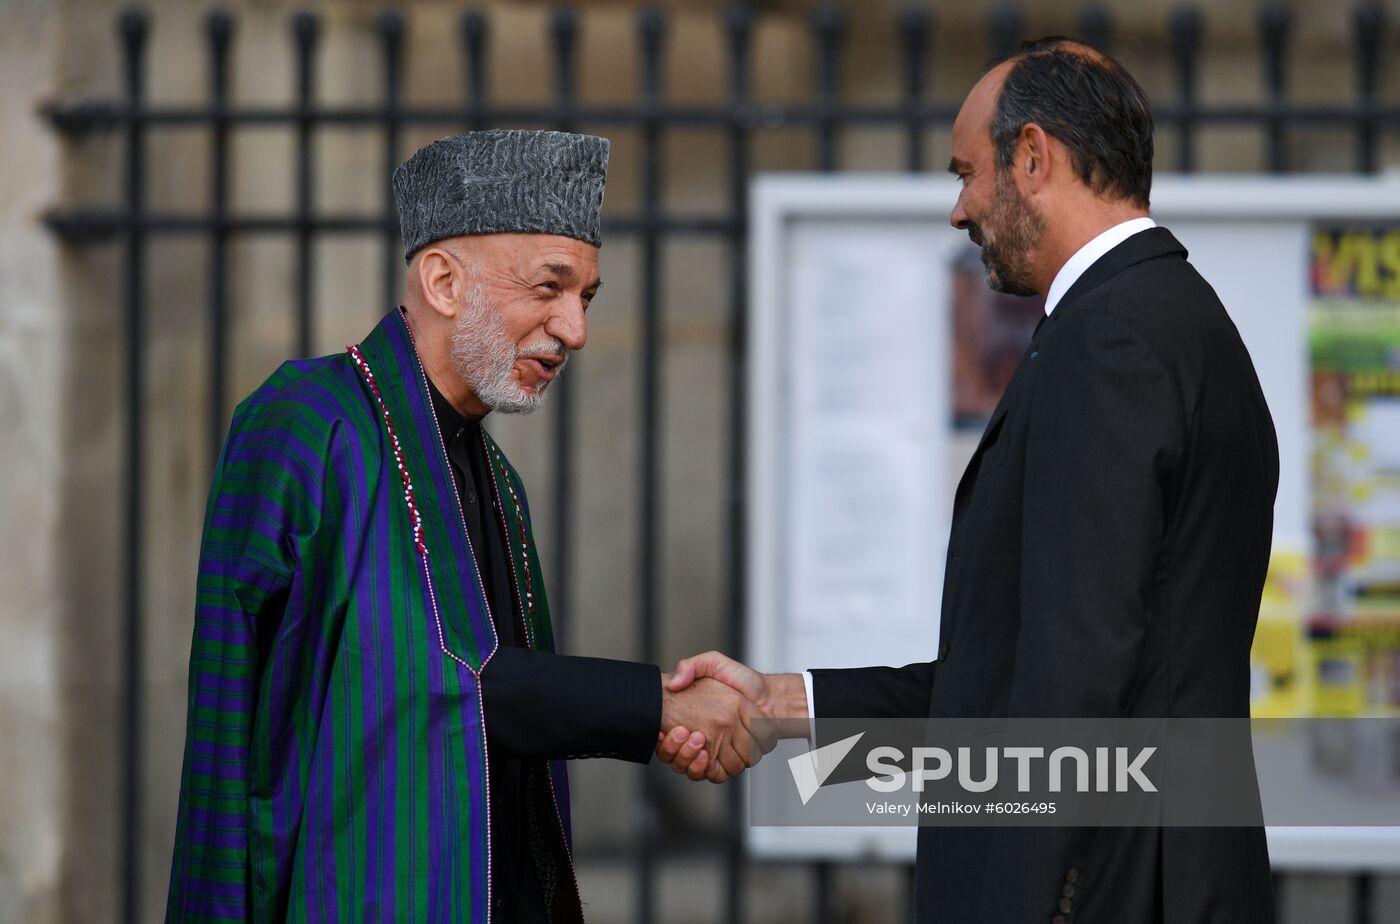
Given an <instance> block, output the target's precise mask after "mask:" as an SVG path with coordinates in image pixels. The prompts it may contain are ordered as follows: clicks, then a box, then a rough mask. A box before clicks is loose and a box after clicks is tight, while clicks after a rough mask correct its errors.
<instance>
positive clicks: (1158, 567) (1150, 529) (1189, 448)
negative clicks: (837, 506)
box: [813, 228, 1278, 924]
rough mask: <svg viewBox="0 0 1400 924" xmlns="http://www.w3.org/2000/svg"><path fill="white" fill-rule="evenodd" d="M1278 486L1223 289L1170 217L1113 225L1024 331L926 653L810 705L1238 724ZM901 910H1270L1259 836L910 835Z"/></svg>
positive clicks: (964, 505)
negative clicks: (906, 901) (911, 869)
mask: <svg viewBox="0 0 1400 924" xmlns="http://www.w3.org/2000/svg"><path fill="white" fill-rule="evenodd" d="M1277 486H1278V446H1277V442H1276V439H1275V435H1274V428H1273V421H1272V419H1271V418H1270V416H1269V411H1268V407H1267V406H1266V405H1265V402H1264V396H1263V393H1262V392H1261V390H1260V387H1259V382H1258V378H1257V377H1256V375H1255V372H1254V367H1253V365H1252V364H1251V362H1250V359H1249V355H1248V353H1247V352H1246V351H1245V347H1244V344H1243V343H1242V342H1241V340H1240V337H1239V333H1238V332H1237V331H1236V329H1235V326H1234V324H1233V323H1232V322H1231V321H1230V318H1229V317H1228V315H1227V314H1226V313H1225V309H1224V307H1223V306H1222V305H1221V303H1220V300H1219V299H1218V298H1217V297H1216V295H1215V292H1214V291H1213V290H1212V289H1211V287H1210V286H1209V285H1207V284H1206V282H1205V281H1204V280H1203V279H1202V278H1201V277H1200V275H1198V274H1197V273H1196V271H1195V270H1194V269H1193V268H1192V267H1191V265H1190V264H1189V263H1188V262H1187V261H1186V251H1185V249H1184V248H1183V247H1182V246H1181V245H1180V244H1179V243H1178V242H1177V241H1176V239H1175V238H1174V237H1173V236H1172V235H1171V234H1170V233H1169V232H1167V231H1166V230H1165V229H1162V228H1154V229H1152V230H1148V231H1144V232H1141V233H1139V234H1136V235H1134V236H1132V237H1130V238H1128V239H1127V240H1126V241H1124V242H1123V243H1122V244H1120V245H1119V246H1118V247H1116V248H1114V249H1113V250H1112V251H1110V252H1109V253H1108V254H1106V255H1105V256H1104V257H1102V258H1101V259H1100V260H1099V261H1098V262H1096V263H1095V264H1094V265H1093V266H1091V267H1090V268H1089V269H1088V270H1087V271H1086V272H1085V273H1084V275H1083V276H1081V277H1080V279H1079V280H1078V281H1077V282H1076V283H1075V285H1074V286H1073V287H1072V288H1071V289H1070V291H1069V292H1068V293H1067V295H1066V296H1065V298H1064V299H1063V300H1062V302H1061V303H1060V304H1059V305H1058V306H1057V307H1056V308H1055V310H1054V312H1053V313H1052V314H1051V315H1050V316H1049V318H1047V319H1046V320H1045V321H1043V322H1042V323H1041V325H1040V327H1039V329H1038V330H1037V332H1036V335H1035V337H1034V338H1033V339H1032V342H1031V344H1030V347H1029V348H1028V349H1027V351H1026V354H1025V356H1024V357H1023V359H1022V361H1021V364H1020V366H1019V367H1018V368H1017V370H1016V373H1015V375H1014V377H1013V378H1012V380H1011V382H1010V384H1009V385H1008V387H1007V389H1006V393H1005V394H1004V395H1003V397H1002V400H1001V402H1000V404H999V405H998V407H997V409H996V411H995V412H994V413H993V415H992V418H991V420H990V422H989V423H988V426H987V429H986V431H985V434H984V435H983V437H982V441H981V444H980V445H979V446H978V448H977V451H976V453H975V454H974V455H973V458H972V461H971V462H970V463H969V465H968V467H967V470H966V472H965V473H964V474H963V477H962V481H961V482H960V484H959V485H958V489H957V494H956V499H955V501H954V505H953V523H952V532H951V534H950V538H949V550H948V560H947V568H946V577H945V580H944V587H943V605H942V622H941V629H940V642H939V650H938V659H937V660H936V661H932V662H928V663H924V664H911V665H909V666H907V667H904V668H897V669H896V668H863V669H856V670H834V671H815V672H814V676H813V698H814V705H815V708H816V710H817V715H818V718H822V717H826V716H836V717H850V718H855V717H867V716H870V717H875V716H901V717H918V716H940V717H1002V716H1067V717H1101V716H1123V717H1176V716H1206V717H1244V716H1248V715H1249V690H1248V659H1249V649H1250V643H1251V641H1252V639H1253V635H1254V626H1255V621H1256V619H1257V616H1258V611H1259V598H1260V592H1261V590H1262V587H1263V582H1264V575H1265V571H1266V569H1267V565H1268V558H1269V548H1270V542H1271V536H1272V528H1273V503H1274V494H1275V491H1276V489H1277ZM1067 886H1068V888H1066V887H1067ZM1062 902H1064V903H1065V904H1062ZM917 908H918V920H919V921H921V922H951V924H1013V922H1015V924H1020V922H1028V921H1043V922H1051V921H1055V922H1057V924H1058V922H1060V921H1061V920H1062V919H1063V921H1064V922H1065V924H1090V922H1114V924H1120V922H1133V924H1151V922H1169V924H1178V922H1192V924H1195V922H1231V924H1243V922H1268V921H1272V920H1273V908H1272V896H1271V881H1270V875H1269V865H1268V854H1267V849H1266V846H1265V843H1264V837H1263V831H1262V829H1259V828H1210V829H1183V828H1162V829H1127V828H1119V829H1086V828H1058V829H1057V828H1037V829H1028V828H1019V829H1011V828H1002V829H994V828H931V827H925V828H922V829H921V830H920V831H919V853H918V898H917ZM1066 909H1068V910H1066ZM1057 915H1058V917H1057Z"/></svg>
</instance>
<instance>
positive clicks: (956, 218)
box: [948, 196, 970, 231]
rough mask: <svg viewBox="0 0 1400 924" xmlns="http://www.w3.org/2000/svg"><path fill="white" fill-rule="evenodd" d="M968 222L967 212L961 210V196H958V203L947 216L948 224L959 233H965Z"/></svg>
mask: <svg viewBox="0 0 1400 924" xmlns="http://www.w3.org/2000/svg"><path fill="white" fill-rule="evenodd" d="M969 221H970V219H969V218H968V217H967V210H966V209H964V208H963V204H962V196H958V201H957V202H956V203H955V204H954V205H953V214H951V215H949V216H948V224H950V225H952V226H953V227H954V228H957V229H958V230H959V231H966V230H967V225H968V222H969Z"/></svg>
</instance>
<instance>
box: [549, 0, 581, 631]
mask: <svg viewBox="0 0 1400 924" xmlns="http://www.w3.org/2000/svg"><path fill="white" fill-rule="evenodd" d="M550 31H551V33H552V35H553V39H554V99H555V103H556V104H557V105H558V107H559V109H560V111H561V112H563V113H568V112H570V111H572V109H573V106H574V101H575V87H576V86H577V84H578V67H577V55H576V54H575V51H576V49H577V46H578V14H577V13H575V12H574V11H573V10H571V9H568V8H567V7H565V8H562V9H558V10H555V11H554V14H553V16H552V17H551V18H550ZM556 127H557V128H558V129H559V130H560V131H562V132H571V131H573V130H574V120H573V119H572V118H570V117H569V116H568V115H567V114H566V115H564V116H561V117H560V119H559V121H558V123H557V124H556ZM580 358H581V357H579V356H577V355H575V356H571V357H569V363H570V364H571V365H572V366H573V367H574V369H573V371H572V372H571V373H570V375H569V377H568V379H567V380H566V381H561V382H559V383H558V384H557V385H555V386H554V388H555V390H556V391H557V394H555V395H554V541H553V546H554V551H553V555H552V558H553V569H554V574H553V581H552V582H551V583H550V585H549V597H550V600H551V602H552V606H551V607H550V611H549V615H550V620H551V622H552V623H553V626H554V644H555V647H556V649H557V650H559V651H563V650H564V645H565V644H566V642H567V640H568V638H569V616H570V614H571V612H572V609H571V605H570V601H571V600H572V599H573V568H572V565H573V557H572V545H571V539H572V537H573V534H574V519H573V509H574V508H573V492H574V449H575V447H574V421H575V418H576V417H577V411H576V409H575V404H574V393H575V392H576V391H577V390H578V388H579V376H580V375H581V374H582V373H580V372H579V366H578V364H579V359H580Z"/></svg>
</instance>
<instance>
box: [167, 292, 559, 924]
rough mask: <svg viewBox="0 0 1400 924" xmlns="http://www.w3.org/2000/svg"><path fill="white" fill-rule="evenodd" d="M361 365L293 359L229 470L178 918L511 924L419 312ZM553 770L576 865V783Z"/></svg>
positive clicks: (535, 632)
mask: <svg viewBox="0 0 1400 924" xmlns="http://www.w3.org/2000/svg"><path fill="white" fill-rule="evenodd" d="M353 353H354V355H353V356H352V355H350V354H349V353H347V354H340V355H335V356H329V357H323V358H320V359H313V360H306V361H298V362H288V363H285V364H284V365H283V366H282V367H281V368H280V369H278V370H277V372H275V373H274V374H273V375H272V376H271V377H270V378H269V379H268V380H267V381H266V382H265V383H264V384H263V385H262V386H261V387H260V388H259V389H258V390H257V391H256V392H254V393H253V394H252V395H251V396H250V397H249V398H247V399H246V400H245V401H244V402H243V403H242V404H241V405H239V407H238V409H237V411H236V413H235V414H234V419H233V424H232V427H231V429H230V431H229V435H228V438H227V440H226V442H225V445H224V449H223V453H222V454H221V456H220V458H219V462H218V466H217V470H216V473H215V477H214V484H213V487H212V489H211V491H210V496H209V506H208V511H207V514H206V518H205V525H204V539H203V545H202V548H201V553H200V564H199V577H198V589H197V598H196V610H195V625H194V638H193V643H192V647H191V655H190V680H189V704H188V705H189V714H188V720H187V728H186V740H185V756H184V771H183V778H182V782H181V787H180V806H179V817H178V825H177V832H176V841H175V854H174V860H173V864H172V871H171V879H170V894H169V899H168V905H167V911H166V917H167V919H168V920H171V921H250V920H251V921H284V920H287V921H360V920H390V919H392V920H412V921H423V922H436V921H487V920H489V915H488V908H489V907H490V896H489V894H488V893H489V883H490V867H489V863H490V848H489V845H490V830H489V827H490V816H489V811H488V805H489V802H488V798H487V778H488V775H487V770H488V760H489V758H488V754H487V746H486V730H485V724H484V720H483V715H482V708H481V697H480V685H479V672H480V670H481V669H482V667H483V666H484V665H485V664H486V663H487V662H488V661H489V660H490V658H491V655H492V654H493V653H494V651H495V649H496V645H497V641H496V634H495V631H494V628H493V625H492V620H491V613H490V611H489V609H488V606H487V602H486V597H485V594H484V592H483V589H482V586H481V581H480V578H479V576H478V574H477V569H476V564H475V559H474V557H473V552H472V549H471V547H470V542H469V539H468V537H467V532H466V526H465V523H464V521H463V518H462V512H461V507H460V503H459V500H458V498H457V495H456V487H455V485H454V483H453V480H452V477H451V474H450V470H449V468H448V461H447V458H446V454H445V451H444V449H443V442H442V437H441V434H440V432H439V429H438V424H437V419H436V417H435V415H434V413H433V409H432V403H431V401H430V400H429V397H428V392H427V383H426V379H425V378H424V374H423V370H422V367H421V365H420V363H419V362H418V358H417V354H416V353H415V351H414V347H413V342H412V337H411V335H410V333H409V330H408V326H407V323H406V320H405V318H404V316H403V313H402V310H401V309H400V310H395V311H392V312H390V313H389V314H388V315H387V316H386V317H385V318H384V320H383V321H381V322H380V324H379V325H378V326H377V327H376V328H375V330H374V331H373V332H372V333H371V334H370V336H369V337H368V338H366V339H365V341H364V342H363V343H362V344H361V345H360V346H359V347H358V348H356V349H354V351H353ZM391 425H392V431H391V430H390V426H391ZM394 437H397V457H396V450H395V439H394ZM488 440H489V437H488ZM488 450H489V451H488V453H487V456H488V458H489V459H490V460H491V468H492V472H493V475H494V476H495V479H496V486H497V489H498V491H500V490H502V489H503V486H505V485H508V486H509V487H510V488H511V489H513V491H512V493H513V494H514V495H515V497H517V498H519V500H520V503H519V505H517V504H514V503H506V504H502V505H501V506H502V509H503V510H504V511H505V516H506V518H507V522H506V524H505V525H506V530H505V532H506V534H507V536H508V542H509V552H510V556H509V558H510V563H511V566H512V572H513V576H514V586H515V591H516V593H515V597H516V599H517V601H519V600H524V599H526V597H525V593H526V587H527V586H528V587H529V588H530V593H531V594H532V597H531V599H532V601H533V606H531V607H529V608H528V609H527V610H526V611H525V612H521V613H518V614H517V615H518V616H519V617H520V618H523V619H525V620H526V624H527V626H528V629H529V631H528V633H527V636H528V638H529V639H530V641H531V644H532V646H533V647H536V648H541V649H545V650H552V648H553V636H552V633H551V630H550V623H549V607H548V604H547V603H546V599H545V594H544V582H543V575H542V574H541V573H540V570H539V568H540V566H539V560H538V556H536V555H534V554H529V555H527V554H525V552H526V544H527V543H528V544H529V545H531V546H532V545H533V539H532V538H531V533H530V524H529V508H528V503H527V502H525V500H524V498H525V490H524V486H523V485H522V484H521V482H520V479H519V477H518V475H517V474H516V473H515V471H514V469H512V468H511V467H510V465H509V463H508V462H507V461H506V459H505V456H504V455H503V454H502V453H501V452H500V450H499V448H498V447H496V446H495V444H494V443H489V445H488ZM400 461H401V463H402V470H400ZM410 485H411V490H410V489H409V487H408V486H410ZM410 500H411V501H412V502H413V506H415V507H416V508H417V511H418V513H419V520H420V521H421V548H420V543H419V542H418V541H416V540H415V532H414V526H415V520H414V518H413V516H412V514H411V510H410V504H409V501H410ZM517 609H519V607H518V605H517ZM540 769H541V770H544V771H546V772H544V773H541V774H539V776H540V778H542V779H547V780H548V781H549V783H550V784H551V787H552V793H551V794H552V796H553V798H554V802H555V805H556V807H557V813H556V816H557V817H556V818H555V819H550V824H549V825H548V827H549V834H550V836H551V837H552V838H553V839H554V840H555V841H556V842H557V843H556V844H555V849H556V852H557V853H559V854H561V855H562V856H563V857H565V858H567V856H568V851H569V846H568V845H569V833H568V817H569V806H568V791H567V780H566V777H565V774H564V767H563V764H562V763H561V762H557V761H554V762H548V764H547V765H546V762H543V761H541V762H540ZM554 822H557V824H554ZM568 888H570V889H573V890H574V891H573V894H572V895H570V896H567V898H569V899H571V900H572V902H573V903H574V904H575V905H576V903H577V892H576V887H575V886H573V885H572V884H570V885H569V887H568Z"/></svg>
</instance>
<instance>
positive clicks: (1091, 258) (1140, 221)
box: [802, 217, 1157, 746]
mask: <svg viewBox="0 0 1400 924" xmlns="http://www.w3.org/2000/svg"><path fill="white" fill-rule="evenodd" d="M1155 227H1157V222H1155V221H1153V220H1152V219H1151V218H1146V217H1143V218H1130V219H1128V220H1127V221H1123V222H1119V223H1118V224H1116V225H1114V226H1113V227H1112V228H1109V229H1108V230H1107V231H1104V232H1102V233H1101V234H1099V235H1098V236H1097V237H1095V238H1093V239H1092V240H1091V241H1089V243H1087V244H1085V245H1084V246H1083V247H1081V248H1079V249H1078V250H1076V251H1075V252H1074V256H1072V257H1070V258H1069V259H1068V260H1066V261H1065V265H1064V266H1062V267H1060V271H1059V272H1058V273H1056V274H1055V279H1054V281H1052V282H1051V283H1050V291H1049V292H1046V293H1045V315H1046V317H1049V315H1050V312H1052V311H1054V310H1055V306H1056V305H1058V304H1059V303H1060V300H1061V299H1063V298H1064V297H1065V293H1066V292H1068V291H1069V290H1070V288H1071V287H1072V286H1073V285H1074V284H1075V283H1076V282H1078V281H1079V277H1080V276H1083V275H1084V273H1085V271H1086V270H1088V269H1089V267H1091V266H1093V265H1094V264H1095V263H1097V262H1099V258H1100V257H1102V256H1103V255H1104V254H1106V253H1108V252H1109V251H1110V250H1112V249H1113V248H1115V247H1117V246H1118V245H1119V244H1121V243H1123V242H1124V241H1126V240H1127V239H1128V238H1130V237H1132V236H1133V235H1134V234H1137V233H1138V232H1140V231H1146V230H1147V229H1148V228H1155ZM802 683H803V686H805V687H806V688H807V721H808V733H809V734H810V735H811V740H812V744H813V745H814V746H815V745H816V743H817V708H816V703H815V702H813V699H812V672H811V671H803V672H802Z"/></svg>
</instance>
